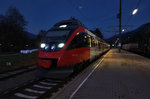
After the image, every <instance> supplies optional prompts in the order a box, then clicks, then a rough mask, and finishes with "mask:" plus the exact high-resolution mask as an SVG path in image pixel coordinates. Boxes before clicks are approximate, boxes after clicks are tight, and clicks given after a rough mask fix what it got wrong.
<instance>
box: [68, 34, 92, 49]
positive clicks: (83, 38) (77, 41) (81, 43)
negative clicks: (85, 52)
mask: <svg viewBox="0 0 150 99" xmlns="http://www.w3.org/2000/svg"><path fill="white" fill-rule="evenodd" d="M81 47H89V41H88V37H87V34H86V33H79V34H78V35H76V36H75V37H74V39H73V40H72V41H71V43H70V45H69V47H68V49H75V48H81Z"/></svg>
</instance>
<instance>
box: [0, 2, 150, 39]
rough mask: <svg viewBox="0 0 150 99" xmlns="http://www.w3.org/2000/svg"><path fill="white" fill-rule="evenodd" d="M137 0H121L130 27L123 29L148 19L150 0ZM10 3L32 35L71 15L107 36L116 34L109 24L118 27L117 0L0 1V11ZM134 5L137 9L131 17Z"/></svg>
mask: <svg viewBox="0 0 150 99" xmlns="http://www.w3.org/2000/svg"><path fill="white" fill-rule="evenodd" d="M139 1H140V0H122V25H131V26H132V27H128V28H125V31H129V30H133V29H135V28H137V27H139V26H140V25H142V24H145V23H148V22H150V11H149V10H150V0H141V2H139ZM138 2H139V4H138ZM9 6H15V7H16V8H17V9H18V10H19V12H20V13H21V14H22V15H23V16H24V18H25V20H26V21H27V22H28V25H27V27H26V30H27V31H29V32H31V33H34V34H38V33H39V31H40V30H41V29H43V30H48V29H49V28H51V27H52V25H53V24H55V23H56V22H59V21H61V20H65V19H69V18H70V17H71V16H72V17H75V18H77V19H79V20H80V21H81V22H82V23H83V24H85V26H86V27H88V28H89V29H94V28H99V29H100V30H101V31H102V33H103V35H104V38H109V37H111V36H113V35H114V34H115V33H113V32H107V31H111V30H114V29H115V28H114V27H113V28H112V27H111V26H117V25H118V21H119V20H118V19H117V17H116V16H117V13H119V0H0V14H2V15H5V12H6V11H7V9H8V8H9ZM136 7H138V8H139V11H138V12H137V14H136V15H134V16H131V12H132V10H133V9H134V8H136ZM116 29H117V28H116Z"/></svg>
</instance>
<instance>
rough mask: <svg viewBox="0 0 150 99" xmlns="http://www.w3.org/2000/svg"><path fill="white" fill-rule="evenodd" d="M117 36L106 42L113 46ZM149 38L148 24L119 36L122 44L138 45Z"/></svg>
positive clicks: (149, 27)
mask: <svg viewBox="0 0 150 99" xmlns="http://www.w3.org/2000/svg"><path fill="white" fill-rule="evenodd" d="M118 36H119V35H115V36H113V37H111V38H109V39H106V41H107V42H109V43H110V44H113V43H114V42H115V41H116V39H117V38H118ZM149 37H150V23H146V24H143V25H141V26H140V27H139V28H137V29H135V30H132V31H129V32H126V33H123V34H122V36H121V40H122V44H125V43H138V41H140V40H141V39H148V38H149Z"/></svg>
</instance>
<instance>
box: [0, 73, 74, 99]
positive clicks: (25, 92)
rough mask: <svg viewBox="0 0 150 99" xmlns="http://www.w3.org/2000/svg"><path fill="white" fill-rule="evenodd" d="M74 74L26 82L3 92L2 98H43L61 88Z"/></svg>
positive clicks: (0, 96)
mask: <svg viewBox="0 0 150 99" xmlns="http://www.w3.org/2000/svg"><path fill="white" fill-rule="evenodd" d="M72 77H73V75H68V77H66V78H61V79H54V78H43V79H36V80H32V81H30V82H28V83H25V84H24V85H23V86H21V87H16V88H14V89H12V90H9V91H7V92H4V93H1V95H0V98H2V99H6V98H7V99H25V98H26V99H43V98H46V97H50V96H51V95H52V93H53V92H56V91H57V90H58V89H59V88H61V87H63V85H64V84H65V83H66V82H68V81H69V79H71V78H72Z"/></svg>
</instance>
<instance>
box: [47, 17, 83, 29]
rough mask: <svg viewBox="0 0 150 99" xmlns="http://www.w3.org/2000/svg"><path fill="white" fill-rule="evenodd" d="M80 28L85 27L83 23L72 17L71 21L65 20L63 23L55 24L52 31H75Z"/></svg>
mask: <svg viewBox="0 0 150 99" xmlns="http://www.w3.org/2000/svg"><path fill="white" fill-rule="evenodd" d="M79 26H82V27H85V26H84V24H82V22H81V21H79V20H77V19H75V18H72V17H71V18H70V19H69V20H63V21H60V22H58V23H56V24H54V25H53V27H52V28H51V29H50V30H53V29H75V28H78V27H79ZM85 28H86V27H85Z"/></svg>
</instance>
